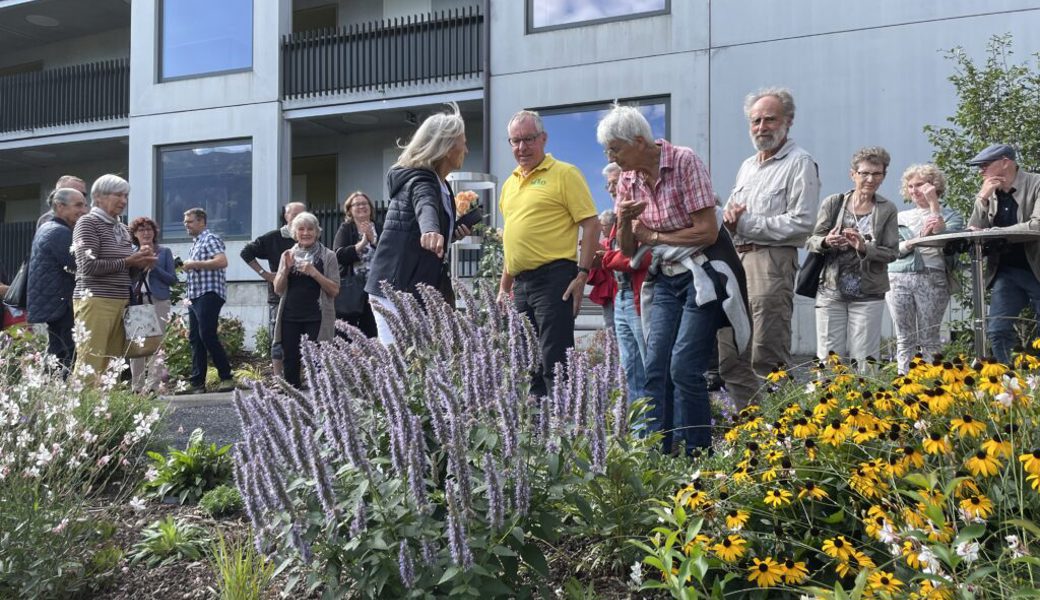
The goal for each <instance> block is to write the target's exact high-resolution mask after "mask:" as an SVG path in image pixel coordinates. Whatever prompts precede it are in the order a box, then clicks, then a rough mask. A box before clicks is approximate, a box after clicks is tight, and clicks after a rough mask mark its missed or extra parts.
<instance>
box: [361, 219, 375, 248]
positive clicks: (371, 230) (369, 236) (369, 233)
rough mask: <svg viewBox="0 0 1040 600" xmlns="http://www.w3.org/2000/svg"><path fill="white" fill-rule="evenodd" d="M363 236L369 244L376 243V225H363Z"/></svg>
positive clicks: (368, 223)
mask: <svg viewBox="0 0 1040 600" xmlns="http://www.w3.org/2000/svg"><path fill="white" fill-rule="evenodd" d="M364 234H365V235H364V237H365V239H366V240H368V243H369V244H374V243H376V224H375V223H373V222H372V221H369V222H367V223H365V227H364Z"/></svg>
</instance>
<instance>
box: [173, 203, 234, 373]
mask: <svg viewBox="0 0 1040 600" xmlns="http://www.w3.org/2000/svg"><path fill="white" fill-rule="evenodd" d="M184 229H185V230H187V232H188V235H190V236H191V237H193V238H195V242H194V243H193V244H192V245H191V251H189V252H188V260H186V261H184V266H183V267H181V268H182V269H183V270H184V272H185V273H187V275H188V294H187V295H188V300H190V301H191V305H190V306H189V307H188V325H189V327H190V330H189V333H188V343H190V344H191V388H190V389H189V391H190V392H192V393H200V392H205V391H206V366H207V364H208V360H207V357H206V354H207V352H208V353H209V355H210V356H211V357H212V358H213V366H215V367H216V368H217V374H218V375H220V387H219V388H218V389H219V391H222V392H224V391H229V390H231V389H234V387H235V383H234V379H232V377H231V363H230V362H228V357H227V353H226V352H225V351H224V345H223V344H221V343H220V337H219V336H218V335H217V323H218V321H219V320H220V309H221V308H223V306H224V302H225V300H226V299H227V280H226V277H225V272H226V270H227V265H228V262H227V255H226V254H225V252H224V241H223V240H221V239H220V238H219V237H217V235H216V234H215V233H213V232H212V231H210V230H209V229H208V228H207V227H206V211H205V210H203V209H201V208H191V209H188V210H187V211H186V212H185V213H184Z"/></svg>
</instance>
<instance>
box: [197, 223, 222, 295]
mask: <svg viewBox="0 0 1040 600" xmlns="http://www.w3.org/2000/svg"><path fill="white" fill-rule="evenodd" d="M218 254H224V240H222V239H220V238H219V237H217V235H216V234H215V233H213V232H211V231H210V230H209V229H203V230H202V233H200V234H199V237H197V238H195V243H194V244H192V245H191V251H190V252H188V260H210V259H211V258H214V257H215V256H217V255H218ZM226 272H227V269H192V270H190V271H187V273H188V276H187V277H188V299H189V300H194V299H195V298H198V297H199V296H201V295H203V294H205V293H207V292H215V293H216V294H217V295H218V296H220V297H221V298H223V299H225V300H227V279H226V278H225V273H226Z"/></svg>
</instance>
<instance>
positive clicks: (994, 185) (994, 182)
mask: <svg viewBox="0 0 1040 600" xmlns="http://www.w3.org/2000/svg"><path fill="white" fill-rule="evenodd" d="M1003 186H1004V178H1003V177H1001V176H999V175H991V176H989V177H987V178H985V179H983V180H982V188H981V189H979V193H978V198H979V199H981V200H982V204H983V206H985V205H986V204H987V203H988V200H989V199H990V198H991V197H992V196H993V193H994V192H996V191H997V190H999V189H1000V188H1001V187H1003Z"/></svg>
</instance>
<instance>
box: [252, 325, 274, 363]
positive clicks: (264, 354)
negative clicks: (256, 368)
mask: <svg viewBox="0 0 1040 600" xmlns="http://www.w3.org/2000/svg"><path fill="white" fill-rule="evenodd" d="M253 354H255V355H256V356H257V357H259V358H262V359H264V360H270V359H271V330H270V329H268V328H267V326H266V325H265V326H263V327H260V328H259V329H257V330H256V333H254V334H253Z"/></svg>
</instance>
